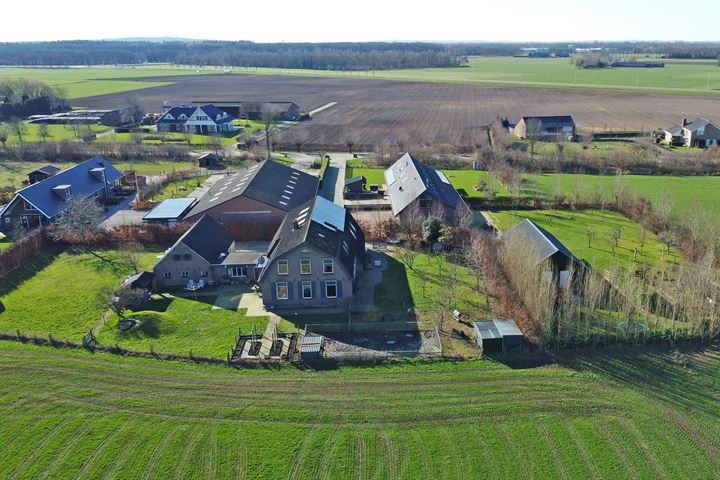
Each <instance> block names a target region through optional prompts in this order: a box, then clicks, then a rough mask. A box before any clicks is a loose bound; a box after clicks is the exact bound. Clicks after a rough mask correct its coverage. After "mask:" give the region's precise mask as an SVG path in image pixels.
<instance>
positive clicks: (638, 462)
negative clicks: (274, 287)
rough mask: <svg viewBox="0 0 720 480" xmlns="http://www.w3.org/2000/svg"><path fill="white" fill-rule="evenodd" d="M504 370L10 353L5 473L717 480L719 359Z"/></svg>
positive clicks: (516, 362) (465, 365) (573, 361)
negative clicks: (253, 364) (246, 364)
mask: <svg viewBox="0 0 720 480" xmlns="http://www.w3.org/2000/svg"><path fill="white" fill-rule="evenodd" d="M508 362H510V363H509V366H508V365H505V364H503V363H500V362H496V361H492V360H473V361H463V362H458V361H423V360H406V361H402V362H397V363H390V364H382V365H375V366H365V367H348V366H339V367H338V368H336V369H332V370H325V371H322V370H321V371H318V370H314V369H304V370H300V369H296V368H294V367H291V366H286V367H280V368H257V369H239V370H238V369H232V368H227V367H225V366H209V365H195V364H192V363H183V362H163V361H158V360H154V359H140V358H131V357H119V356H113V355H110V354H104V353H95V354H91V353H88V352H85V351H71V350H65V349H54V348H52V347H37V346H33V345H23V344H18V343H13V342H0V376H2V378H3V381H2V382H0V405H2V408H0V422H2V425H3V428H2V429H0V443H2V445H3V448H4V450H3V453H4V454H3V455H2V456H0V471H2V472H8V473H7V476H8V477H17V478H39V477H41V476H43V475H45V474H46V475H47V478H75V477H78V478H98V477H101V476H105V475H107V476H108V477H109V478H237V477H244V478H262V479H267V480H274V479H286V478H298V479H315V478H319V477H326V478H337V479H341V478H400V479H415V478H433V479H439V480H444V479H460V478H502V479H527V478H542V479H547V480H554V479H563V478H565V479H567V478H613V479H614V478H668V479H674V478H715V477H716V476H717V472H718V471H719V470H720V457H719V456H718V448H719V444H718V438H720V411H719V410H718V408H717V398H718V382H717V371H718V368H720V351H718V349H717V348H708V349H706V350H695V351H673V352H669V353H663V352H660V351H657V352H653V351H650V352H645V353H622V352H611V353H605V354H604V353H595V354H586V355H578V354H574V356H573V357H572V358H569V359H565V358H563V357H555V358H554V359H551V360H550V363H549V364H547V365H545V366H542V367H537V368H528V366H532V364H533V363H532V359H529V358H527V357H525V356H522V355H520V356H516V357H512V358H510V359H508ZM658 419H662V428H658ZM246 472H247V473H246Z"/></svg>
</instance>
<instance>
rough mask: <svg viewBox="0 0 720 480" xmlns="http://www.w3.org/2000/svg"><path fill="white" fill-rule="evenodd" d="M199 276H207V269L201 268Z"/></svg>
mask: <svg viewBox="0 0 720 480" xmlns="http://www.w3.org/2000/svg"><path fill="white" fill-rule="evenodd" d="M200 276H201V277H207V276H208V271H207V270H202V271H201V272H200Z"/></svg>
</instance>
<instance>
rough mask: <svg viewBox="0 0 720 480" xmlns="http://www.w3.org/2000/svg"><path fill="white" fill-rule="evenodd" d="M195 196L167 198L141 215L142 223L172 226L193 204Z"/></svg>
mask: <svg viewBox="0 0 720 480" xmlns="http://www.w3.org/2000/svg"><path fill="white" fill-rule="evenodd" d="M195 200H196V199H195V198H193V197H187V198H168V199H166V200H163V201H162V202H161V203H160V205H158V206H157V207H155V208H154V209H152V210H151V211H150V212H149V213H148V214H147V215H145V216H144V217H143V219H142V220H143V223H159V224H162V225H165V226H167V227H174V226H175V225H176V224H177V223H178V222H180V221H181V220H182V219H183V216H184V215H185V214H186V213H187V212H188V210H190V208H191V207H192V206H193V205H195Z"/></svg>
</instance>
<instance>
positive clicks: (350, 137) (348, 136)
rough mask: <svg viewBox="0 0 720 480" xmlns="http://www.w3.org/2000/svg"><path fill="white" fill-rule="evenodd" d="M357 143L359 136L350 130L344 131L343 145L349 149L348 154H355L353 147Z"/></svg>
mask: <svg viewBox="0 0 720 480" xmlns="http://www.w3.org/2000/svg"><path fill="white" fill-rule="evenodd" d="M355 142H357V136H356V135H355V134H354V133H353V131H352V130H350V129H349V128H347V129H343V143H345V146H346V147H347V149H348V153H353V147H354V146H355Z"/></svg>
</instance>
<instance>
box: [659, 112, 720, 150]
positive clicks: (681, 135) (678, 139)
mask: <svg viewBox="0 0 720 480" xmlns="http://www.w3.org/2000/svg"><path fill="white" fill-rule="evenodd" d="M665 141H667V142H668V144H670V145H672V146H675V147H693V148H707V147H713V146H717V145H720V126H718V124H716V123H713V122H711V121H710V120H708V119H706V118H698V119H697V120H695V121H694V122H688V121H687V119H685V118H684V119H683V121H682V123H681V124H677V125H673V126H672V127H670V128H668V129H667V130H665Z"/></svg>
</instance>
